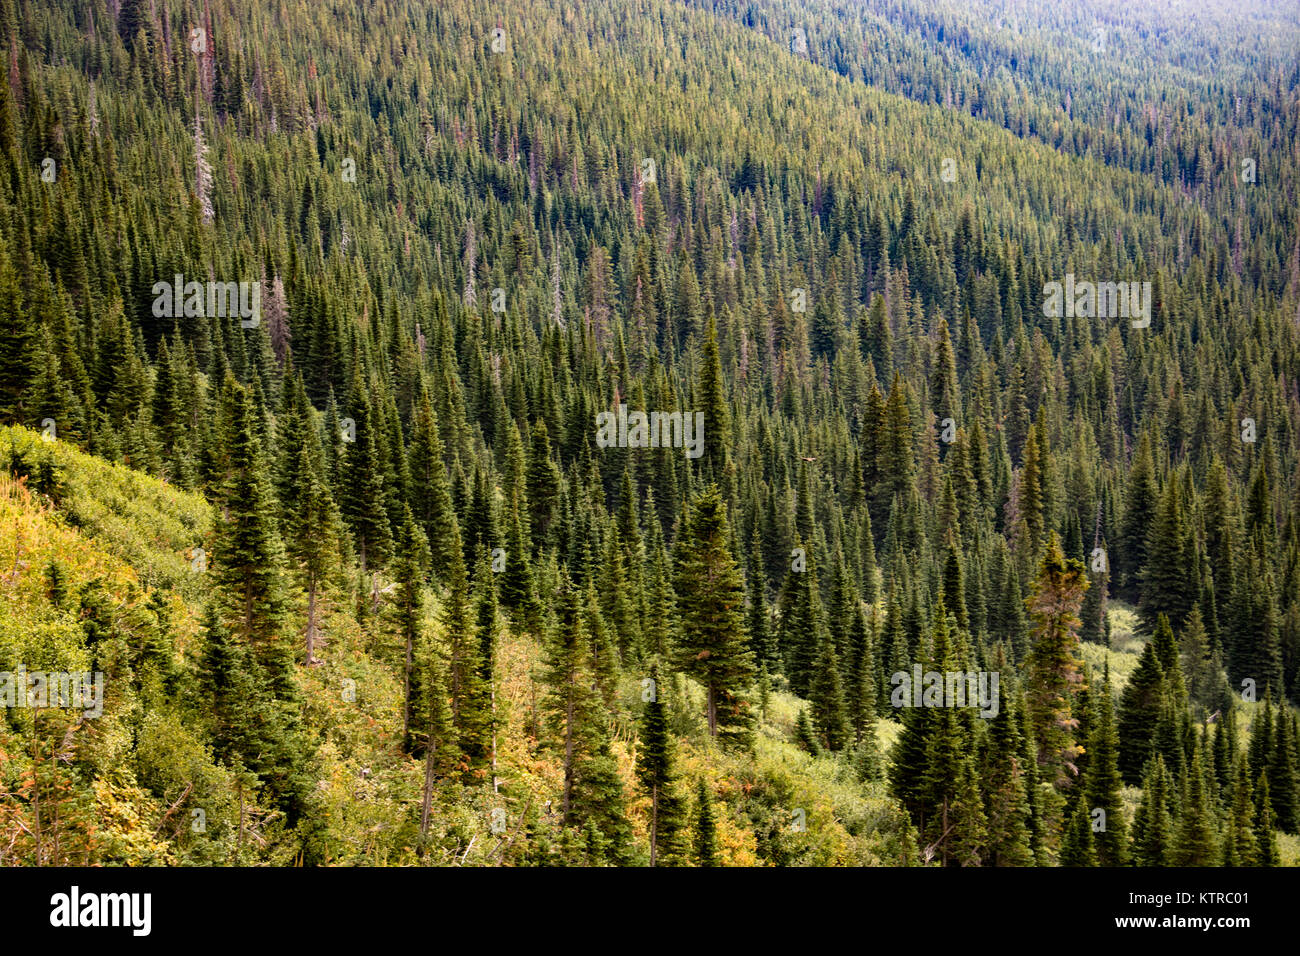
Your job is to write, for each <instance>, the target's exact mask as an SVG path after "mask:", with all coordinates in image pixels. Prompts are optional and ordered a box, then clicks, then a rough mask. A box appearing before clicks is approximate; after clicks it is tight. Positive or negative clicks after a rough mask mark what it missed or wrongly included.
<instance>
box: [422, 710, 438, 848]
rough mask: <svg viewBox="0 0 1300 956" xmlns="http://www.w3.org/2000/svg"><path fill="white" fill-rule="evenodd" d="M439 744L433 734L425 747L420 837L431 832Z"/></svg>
mask: <svg viewBox="0 0 1300 956" xmlns="http://www.w3.org/2000/svg"><path fill="white" fill-rule="evenodd" d="M437 749H438V745H437V744H435V743H434V742H433V734H430V735H429V742H428V744H427V745H426V746H425V748H424V793H423V798H422V801H421V806H420V839H421V840H423V839H424V838H425V836H426V835H428V833H429V815H430V811H431V810H432V809H433V754H434V751H435V750H437Z"/></svg>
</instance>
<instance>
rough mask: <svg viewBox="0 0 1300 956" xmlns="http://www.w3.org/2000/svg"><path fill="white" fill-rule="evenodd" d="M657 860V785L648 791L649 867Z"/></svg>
mask: <svg viewBox="0 0 1300 956" xmlns="http://www.w3.org/2000/svg"><path fill="white" fill-rule="evenodd" d="M658 858H659V784H657V783H656V784H655V785H654V786H653V787H652V788H651V789H650V865H651V866H654V865H655V861H656V860H657V859H658Z"/></svg>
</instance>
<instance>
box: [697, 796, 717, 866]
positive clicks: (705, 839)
mask: <svg viewBox="0 0 1300 956" xmlns="http://www.w3.org/2000/svg"><path fill="white" fill-rule="evenodd" d="M694 849H695V865H696V866H721V865H722V854H721V852H720V851H719V849H718V823H717V820H716V819H715V818H714V811H713V797H712V796H711V795H710V793H709V788H708V786H707V785H706V784H705V782H704V778H703V777H701V778H700V781H699V784H698V785H697V787H696V793H695V847H694Z"/></svg>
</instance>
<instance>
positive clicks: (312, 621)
mask: <svg viewBox="0 0 1300 956" xmlns="http://www.w3.org/2000/svg"><path fill="white" fill-rule="evenodd" d="M316 590H317V588H316V575H315V574H311V575H309V576H308V579H307V666H308V667H311V665H313V664H315V663H316Z"/></svg>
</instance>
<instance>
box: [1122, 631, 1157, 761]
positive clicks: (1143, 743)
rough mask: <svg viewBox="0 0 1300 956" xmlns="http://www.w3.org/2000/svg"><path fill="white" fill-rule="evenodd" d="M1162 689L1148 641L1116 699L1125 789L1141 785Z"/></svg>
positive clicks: (1153, 644) (1152, 746)
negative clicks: (1126, 785) (1117, 701)
mask: <svg viewBox="0 0 1300 956" xmlns="http://www.w3.org/2000/svg"><path fill="white" fill-rule="evenodd" d="M1163 688H1164V671H1163V670H1162V669H1161V667H1160V661H1159V660H1158V659H1157V658H1156V649H1155V642H1154V641H1149V642H1148V643H1147V645H1146V646H1145V647H1144V648H1143V649H1142V656H1141V657H1139V658H1138V664H1137V669H1136V670H1134V671H1133V673H1132V675H1130V677H1129V680H1128V684H1127V685H1125V687H1124V690H1123V692H1122V693H1121V694H1120V699H1119V720H1118V727H1119V771H1120V775H1121V776H1122V777H1123V778H1124V782H1125V783H1126V784H1128V785H1129V786H1136V785H1137V784H1138V783H1140V782H1141V780H1142V775H1143V772H1144V771H1143V768H1144V767H1145V766H1146V762H1147V759H1148V758H1149V757H1150V756H1151V754H1152V752H1153V749H1154V741H1155V733H1156V722H1157V721H1158V719H1159V715H1160V705H1161V702H1162V696H1163Z"/></svg>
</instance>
